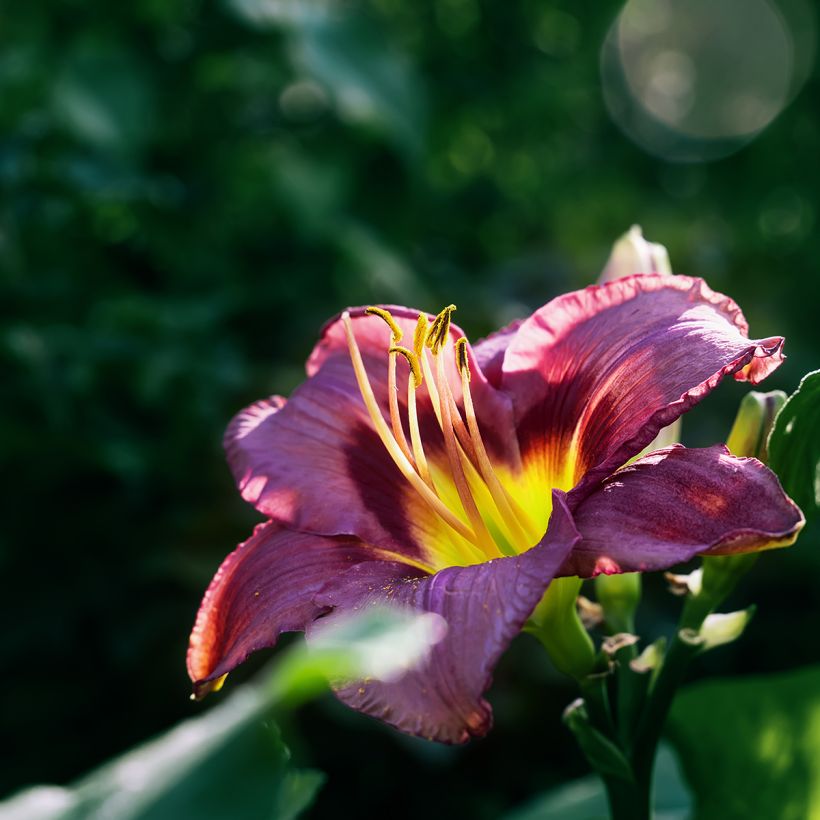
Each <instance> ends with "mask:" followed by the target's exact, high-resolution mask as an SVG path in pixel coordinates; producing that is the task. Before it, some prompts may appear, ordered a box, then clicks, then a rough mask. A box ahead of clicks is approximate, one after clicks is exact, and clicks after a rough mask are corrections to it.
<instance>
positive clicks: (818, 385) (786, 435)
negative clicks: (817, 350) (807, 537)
mask: <svg viewBox="0 0 820 820" xmlns="http://www.w3.org/2000/svg"><path fill="white" fill-rule="evenodd" d="M769 466H770V467H771V468H772V469H773V470H774V471H775V472H776V473H777V475H778V477H779V478H780V482H781V483H782V484H783V489H785V490H786V492H787V493H788V494H789V495H790V496H791V497H792V498H793V499H794V500H795V501H796V502H797V503H798V504H799V505H800V507H801V508H802V510H803V513H804V514H805V516H806V518H812V517H814V516H816V515H817V513H818V511H820V370H815V371H814V372H812V373H808V374H807V375H806V376H804V377H803V380H802V381H801V382H800V386H799V387H798V388H797V390H796V392H795V393H793V394H792V395H791V396H789V399H788V401H787V402H786V404H785V405H784V406H783V409H782V410H781V411H780V413H778V415H777V418H776V419H775V422H774V427H773V429H772V432H771V434H770V436H769Z"/></svg>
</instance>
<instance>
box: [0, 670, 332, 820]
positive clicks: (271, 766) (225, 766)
mask: <svg viewBox="0 0 820 820" xmlns="http://www.w3.org/2000/svg"><path fill="white" fill-rule="evenodd" d="M267 704H268V699H267V697H266V696H265V693H264V691H263V689H262V688H261V687H251V686H246V687H243V688H241V689H238V690H237V691H236V692H235V693H234V694H233V695H231V696H230V697H229V698H227V699H226V700H225V702H224V703H221V704H219V705H218V706H216V707H215V708H213V709H211V710H210V711H209V712H207V713H206V714H205V715H202V716H201V717H197V718H192V719H191V720H187V721H185V722H184V723H182V724H180V725H179V726H176V727H175V728H174V729H172V730H171V731H170V732H168V733H167V734H165V735H162V736H161V737H159V738H157V739H156V740H152V741H150V742H149V743H146V744H144V745H142V746H139V747H137V748H136V749H134V750H132V751H130V752H128V753H127V754H125V755H123V756H122V757H120V758H118V759H117V760H115V761H113V762H111V763H108V764H106V765H104V766H103V767H101V768H100V769H98V770H97V771H95V772H93V773H92V774H90V775H89V776H87V777H86V778H84V779H82V780H80V781H79V782H78V783H76V784H75V785H74V786H73V787H71V788H65V789H63V788H59V787H56V786H43V787H38V788H34V789H30V790H28V791H26V792H23V793H22V794H20V795H18V796H17V797H16V798H13V799H12V800H10V801H9V802H8V803H6V804H5V805H4V806H2V807H0V817H2V818H3V820H46V819H47V820H58V818H59V820H82V819H83V818H89V817H106V818H116V819H117V820H137V819H139V820H172V818H181V817H197V818H201V819H202V820H207V818H214V820H216V818H223V817H231V818H236V819H237V820H269V819H270V818H277V820H279V819H280V818H282V817H296V816H297V815H298V813H299V812H300V811H301V810H302V809H303V808H305V807H306V806H307V805H309V804H310V802H311V801H312V799H313V796H314V794H315V792H316V791H317V790H318V788H319V786H320V785H321V783H322V781H323V779H324V776H323V775H322V774H321V773H319V772H315V771H301V772H300V771H294V770H289V768H288V758H289V754H288V751H287V748H286V747H285V745H284V744H283V743H282V740H281V738H280V737H279V730H278V729H277V728H276V725H275V724H273V723H268V724H267V725H265V723H264V722H263V718H264V715H265V711H266V709H267Z"/></svg>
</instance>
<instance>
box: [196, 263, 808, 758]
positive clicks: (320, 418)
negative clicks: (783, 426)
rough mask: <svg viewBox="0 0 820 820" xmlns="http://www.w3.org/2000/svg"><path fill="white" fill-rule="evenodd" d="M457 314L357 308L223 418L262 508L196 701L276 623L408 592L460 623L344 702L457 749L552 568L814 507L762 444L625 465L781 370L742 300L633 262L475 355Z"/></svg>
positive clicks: (779, 526) (724, 543)
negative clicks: (722, 399)
mask: <svg viewBox="0 0 820 820" xmlns="http://www.w3.org/2000/svg"><path fill="white" fill-rule="evenodd" d="M453 310H454V308H453V306H450V307H448V308H446V309H445V310H443V311H442V312H441V313H440V314H438V316H435V317H432V316H429V315H427V314H424V313H418V312H417V311H413V310H409V309H407V308H403V307H389V308H386V307H383V308H368V309H363V308H351V309H349V310H347V311H345V312H344V313H342V314H341V316H339V317H337V318H336V319H333V320H331V321H330V322H329V323H328V324H327V325H326V326H325V328H324V330H323V331H322V335H321V339H320V340H319V343H318V344H317V345H316V347H315V349H314V350H313V352H312V354H311V355H310V358H309V359H308V362H307V375H308V378H307V381H305V382H304V384H302V385H301V386H300V387H299V388H298V389H297V390H296V391H294V393H293V395H292V396H291V397H290V398H289V399H288V400H285V399H284V398H281V397H279V396H274V397H272V398H269V399H266V400H264V401H260V402H257V403H256V404H253V405H251V406H250V407H249V408H247V409H246V410H244V411H243V412H241V413H240V414H239V415H238V416H237V417H236V418H235V419H234V420H233V422H232V423H231V425H230V426H229V428H228V430H227V433H226V436H225V446H226V448H227V454H228V460H229V462H230V466H231V468H232V470H233V473H234V475H235V477H236V480H237V483H238V486H239V490H240V492H241V493H242V496H243V497H244V498H245V500H246V501H248V502H250V503H251V504H253V505H254V506H255V507H256V508H257V509H258V510H259V511H260V512H261V513H263V514H264V515H265V516H267V518H268V520H267V521H266V522H265V523H263V524H261V525H260V526H258V527H257V529H256V530H255V532H254V533H253V535H252V536H251V538H250V539H249V540H247V541H246V542H244V543H243V544H241V545H240V546H239V547H238V549H236V550H235V551H234V552H233V553H231V554H230V555H229V556H228V558H227V559H226V560H225V561H224V563H223V564H222V566H221V567H220V568H219V571H218V572H217V574H216V576H215V577H214V579H213V581H212V582H211V585H210V587H209V588H208V591H207V592H206V594H205V598H204V600H203V602H202V606H201V608H200V611H199V614H198V616H197V620H196V625H195V627H194V631H193V634H192V636H191V645H190V650H189V654H188V670H189V673H190V676H191V679H192V680H193V682H194V691H195V694H196V695H197V696H202V695H204V694H205V693H207V692H208V691H210V690H213V689H217V688H219V686H221V683H222V681H223V680H224V677H225V675H226V674H227V673H228V672H230V671H231V670H232V669H234V668H235V667H236V666H237V665H238V664H240V663H242V661H243V660H245V658H247V656H248V655H249V654H250V653H252V652H254V651H256V650H258V649H262V648H264V647H270V646H272V645H273V644H274V643H275V642H276V640H277V637H278V636H279V634H280V633H282V632H285V631H293V630H306V631H307V632H308V635H309V633H310V629H311V624H312V623H313V622H314V621H315V620H316V619H318V618H320V617H321V616H323V615H326V614H328V613H330V612H332V611H336V612H339V613H345V612H352V611H355V610H360V609H363V608H365V607H368V606H370V605H374V604H384V603H386V604H390V603H395V604H398V605H401V606H405V607H409V608H415V609H419V610H425V611H430V612H435V613H438V614H439V615H441V616H442V617H443V618H444V619H445V620H446V622H447V625H448V631H447V634H446V636H445V637H444V639H443V640H442V641H441V642H440V643H439V644H437V645H436V647H435V648H434V649H433V650H432V652H431V655H430V657H429V658H428V660H427V661H426V662H425V664H424V665H423V666H421V667H419V668H417V669H416V670H414V671H411V672H409V673H408V674H406V675H405V676H404V677H403V678H402V679H401V680H399V681H395V682H389V683H387V682H381V681H377V680H368V681H363V682H360V683H358V684H355V685H350V686H346V687H343V688H341V689H340V691H338V693H337V694H338V695H339V697H340V698H341V699H342V700H343V701H344V702H346V703H348V704H349V705H350V706H352V707H353V708H355V709H358V710H360V711H362V712H366V713H368V714H370V715H373V716H376V717H378V718H380V719H382V720H384V721H386V722H387V723H389V724H391V725H393V726H395V727H397V728H399V729H401V730H403V731H405V732H409V733H412V734H417V735H421V736H424V737H427V738H431V739H436V740H440V741H445V742H463V741H465V740H467V739H468V738H469V737H470V736H472V735H482V734H484V733H485V732H486V731H487V730H488V728H489V726H490V723H491V710H490V707H489V704H488V703H487V702H486V701H485V700H484V699H483V693H484V692H485V690H486V689H487V688H488V687H489V684H490V681H491V675H492V670H493V668H494V666H495V664H496V662H497V661H498V659H499V657H500V656H501V654H502V653H503V652H504V650H505V649H506V648H507V646H508V644H509V643H510V641H511V640H512V639H513V638H514V637H515V636H516V635H517V634H518V633H519V632H520V631H521V629H522V628H523V626H524V625H525V623H526V621H527V619H528V617H529V616H530V614H531V613H532V611H533V609H534V608H535V606H536V605H537V604H538V602H539V601H540V600H541V598H542V596H543V595H544V592H545V590H546V589H547V587H548V586H549V584H550V582H551V580H552V579H553V578H554V577H556V576H559V575H570V576H581V577H592V576H595V575H597V574H598V573H601V572H604V573H617V572H629V571H643V570H659V569H666V568H668V567H671V566H672V565H674V564H677V563H679V562H682V561H686V560H688V559H690V558H692V557H693V556H694V555H696V554H709V555H714V554H727V553H735V552H743V551H753V550H761V549H766V548H770V547H777V546H785V545H787V544H790V543H792V542H793V541H794V539H795V537H796V535H797V532H798V531H799V529H800V528H801V526H802V525H803V517H802V514H801V512H800V510H799V509H798V508H797V507H796V506H795V504H794V503H793V502H792V501H791V500H790V499H789V498H788V497H787V496H786V495H785V494H784V493H783V491H782V489H781V487H780V484H779V483H778V480H777V478H776V477H775V475H774V474H773V473H772V472H770V471H769V470H768V469H767V468H766V467H764V466H763V465H762V464H761V463H760V462H759V461H757V460H755V459H751V458H737V457H734V456H732V455H731V454H730V453H729V451H728V450H727V449H726V448H725V447H723V446H715V447H709V448H706V449H687V448H684V447H682V446H680V445H676V446H674V447H669V448H666V449H663V450H659V451H655V452H652V453H650V454H648V455H646V456H643V457H641V458H639V459H637V460H635V461H632V462H631V463H630V464H629V465H628V466H624V465H626V464H627V462H629V461H630V459H632V458H633V457H634V456H635V455H637V454H638V453H640V451H641V450H642V449H643V448H644V447H645V446H646V445H647V444H648V443H649V442H650V441H652V439H653V438H654V436H655V435H656V434H657V432H658V431H659V430H660V429H661V428H662V427H665V426H666V425H668V424H670V423H671V422H672V421H673V420H674V419H676V418H677V417H678V416H680V415H681V414H682V413H684V412H685V411H686V410H688V409H689V408H690V407H692V406H693V405H695V404H697V403H698V402H699V401H700V400H701V399H703V398H704V397H705V396H706V395H707V394H708V393H709V392H710V391H711V390H713V389H714V388H715V387H716V386H717V384H718V383H719V382H720V381H721V379H723V378H724V377H725V376H727V375H732V376H734V378H735V379H738V380H748V381H750V382H752V383H757V382H759V381H760V380H761V379H762V378H764V377H765V376H766V375H767V374H768V373H770V372H771V371H772V370H774V369H775V368H776V367H778V366H779V364H780V363H781V361H782V358H783V356H782V352H781V350H782V345H783V340H782V338H779V337H775V338H769V339H760V340H750V339H749V338H748V335H747V325H746V322H745V320H744V319H743V316H742V314H741V312H740V309H739V308H738V307H737V305H736V304H735V303H734V302H733V301H732V300H731V299H728V298H727V297H725V296H721V295H719V294H716V293H714V292H713V291H711V290H710V289H709V288H708V287H707V286H706V285H705V284H704V283H703V282H702V281H701V280H698V279H691V278H687V277H683V276H675V277H669V276H659V275H636V276H630V277H626V278H622V279H618V280H617V281H614V282H609V283H607V284H605V285H602V286H592V287H589V288H586V289H585V290H581V291H577V292H575V293H569V294H566V295H564V296H560V297H559V298H557V299H555V300H553V301H552V302H550V303H549V304H547V305H545V306H544V307H542V308H540V309H539V310H537V311H536V312H535V313H534V314H533V315H532V316H530V317H529V318H527V319H525V320H523V321H518V322H515V323H513V324H512V325H510V326H508V327H506V328H504V329H503V330H500V331H499V332H497V333H496V334H494V335H492V336H490V337H489V338H487V339H485V340H484V341H482V342H479V343H478V344H476V345H474V346H472V347H471V346H470V345H469V344H468V343H467V341H466V339H465V337H464V334H463V333H462V331H461V330H460V329H459V328H458V327H456V326H455V325H454V324H452V323H451V315H452V312H453Z"/></svg>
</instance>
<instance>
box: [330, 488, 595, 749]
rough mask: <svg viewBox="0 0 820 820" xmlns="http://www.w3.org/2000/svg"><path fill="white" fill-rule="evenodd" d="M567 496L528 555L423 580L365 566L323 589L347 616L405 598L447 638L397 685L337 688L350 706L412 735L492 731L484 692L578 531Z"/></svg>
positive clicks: (458, 738)
mask: <svg viewBox="0 0 820 820" xmlns="http://www.w3.org/2000/svg"><path fill="white" fill-rule="evenodd" d="M565 498H566V497H565V496H564V494H563V493H558V492H556V493H555V494H554V507H553V513H552V518H551V520H550V526H549V529H548V531H547V534H546V535H545V536H544V539H543V540H542V541H541V543H540V544H538V545H537V546H535V547H533V548H532V549H531V550H529V551H528V552H525V553H523V554H521V555H517V556H514V557H510V558H499V559H496V560H494V561H490V562H488V563H485V564H476V565H473V566H469V567H450V568H448V569H444V570H441V571H440V572H438V573H436V574H435V575H430V576H424V577H420V576H419V575H418V574H417V573H413V572H412V571H410V573H408V572H407V571H406V570H407V568H406V567H403V566H401V565H395V564H394V565H390V564H386V563H382V562H369V563H365V564H359V565H357V566H355V567H353V568H352V569H351V570H349V571H348V572H346V573H345V574H344V575H342V576H340V577H339V578H338V579H336V580H333V581H331V582H330V583H329V584H328V585H327V586H326V587H325V588H324V589H323V590H322V592H321V593H320V594H319V595H317V597H316V602H317V604H319V605H320V606H330V607H335V608H336V609H337V610H338V611H339V612H340V613H345V612H351V611H354V610H361V609H362V608H365V607H367V606H371V605H379V604H380V605H384V604H388V605H389V604H398V605H403V606H409V607H411V608H413V609H416V610H420V611H425V612H435V613H438V614H439V615H441V616H442V617H443V618H444V619H445V621H446V622H447V627H448V629H447V634H446V636H445V637H444V639H443V640H442V641H441V643H439V644H437V645H436V646H435V647H434V648H433V650H432V652H431V654H430V657H429V658H428V659H427V661H425V662H424V663H423V664H422V666H420V667H419V668H418V669H416V670H415V671H412V672H409V673H407V674H406V675H405V676H404V677H403V678H401V679H400V680H398V681H396V682H392V683H384V682H380V681H374V680H371V681H366V682H362V683H359V684H356V685H353V686H349V687H346V688H344V689H342V690H341V691H339V692H338V695H339V697H340V698H341V700H343V701H344V702H345V703H347V704H348V705H350V706H352V707H353V708H354V709H357V710H359V711H361V712H364V713H366V714H368V715H372V716H373V717H377V718H379V719H380V720H383V721H385V722H386V723H389V724H390V725H392V726H395V727H396V728H398V729H401V730H402V731H404V732H408V733H410V734H414V735H420V736H422V737H426V738H428V739H431V740H438V741H442V742H445V743H463V742H465V741H467V740H469V738H470V737H471V736H480V735H483V734H485V733H486V732H487V731H488V730H489V728H490V725H491V723H492V711H491V708H490V705H489V704H488V703H487V702H486V701H485V700H484V698H483V697H482V695H483V693H484V692H485V691H486V689H487V688H488V687H489V686H490V683H491V681H492V671H493V668H494V667H495V665H496V663H497V662H498V660H499V658H500V657H501V655H502V653H503V652H504V650H505V649H506V648H507V646H508V645H509V643H510V641H511V640H512V639H513V638H514V637H515V636H516V635H517V634H518V633H519V632H520V631H521V628H522V627H523V625H524V622H525V621H526V620H527V618H528V617H529V615H530V613H531V612H532V610H533V609H534V608H535V605H536V604H537V603H538V601H539V600H540V599H541V596H542V595H543V594H544V591H545V590H546V588H547V586H548V585H549V583H550V581H551V580H552V578H553V577H554V575H555V573H556V571H557V569H558V568H559V567H560V566H561V564H562V563H563V562H564V560H565V558H566V556H567V554H568V553H569V551H570V550H571V549H572V547H573V545H574V544H575V543H577V541H578V538H579V536H578V533H577V531H576V529H575V526H574V525H573V522H572V517H571V515H570V513H569V510H568V508H567V506H566V501H565Z"/></svg>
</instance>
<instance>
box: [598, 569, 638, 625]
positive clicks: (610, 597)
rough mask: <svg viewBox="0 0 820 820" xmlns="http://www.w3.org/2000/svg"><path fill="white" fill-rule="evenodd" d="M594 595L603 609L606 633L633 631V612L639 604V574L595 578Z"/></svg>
mask: <svg viewBox="0 0 820 820" xmlns="http://www.w3.org/2000/svg"><path fill="white" fill-rule="evenodd" d="M595 595H596V597H597V598H598V603H599V604H600V605H601V606H602V607H603V610H604V622H605V623H606V628H607V631H608V632H610V633H616V632H634V631H635V610H636V609H637V608H638V604H639V603H640V602H641V574H640V573H639V572H624V573H621V574H619V575H599V576H597V577H596V579H595Z"/></svg>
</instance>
